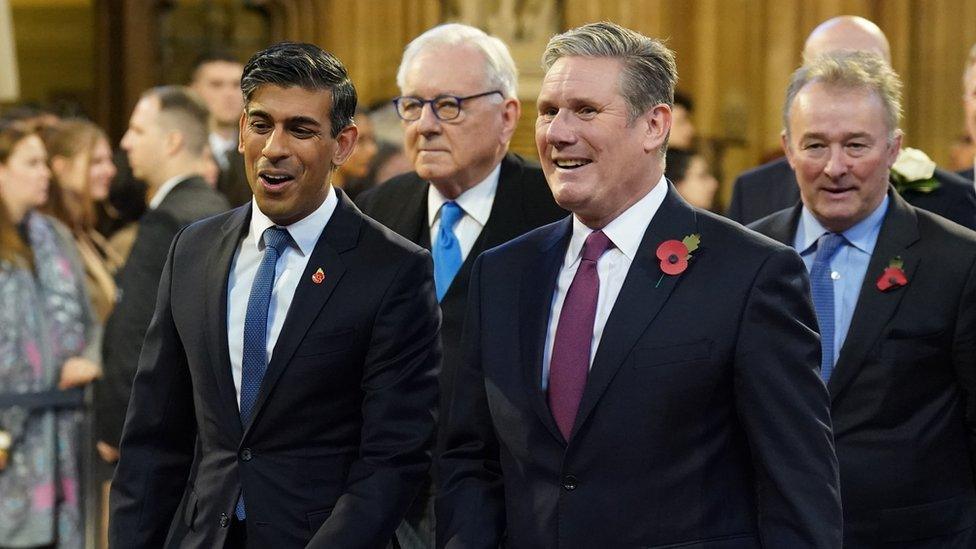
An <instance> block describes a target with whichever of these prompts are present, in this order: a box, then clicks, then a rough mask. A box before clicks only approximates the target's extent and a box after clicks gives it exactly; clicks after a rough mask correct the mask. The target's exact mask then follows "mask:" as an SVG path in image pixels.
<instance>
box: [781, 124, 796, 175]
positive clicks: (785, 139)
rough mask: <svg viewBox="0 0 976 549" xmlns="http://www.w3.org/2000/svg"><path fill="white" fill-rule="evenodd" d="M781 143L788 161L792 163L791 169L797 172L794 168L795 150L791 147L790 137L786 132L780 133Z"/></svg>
mask: <svg viewBox="0 0 976 549" xmlns="http://www.w3.org/2000/svg"><path fill="white" fill-rule="evenodd" d="M779 143H780V146H782V147H783V154H785V155H786V160H787V161H788V162H789V163H790V167H791V168H793V169H794V170H796V168H795V167H794V166H793V149H792V147H790V137H789V136H788V135H786V130H783V131H781V132H779Z"/></svg>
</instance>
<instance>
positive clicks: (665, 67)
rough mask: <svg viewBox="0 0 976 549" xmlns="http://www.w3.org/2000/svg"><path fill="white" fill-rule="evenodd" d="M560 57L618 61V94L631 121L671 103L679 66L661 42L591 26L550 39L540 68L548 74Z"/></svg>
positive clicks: (618, 28)
mask: <svg viewBox="0 0 976 549" xmlns="http://www.w3.org/2000/svg"><path fill="white" fill-rule="evenodd" d="M562 57H607V58H612V59H619V60H620V62H621V63H622V64H623V71H622V77H621V81H620V92H621V95H623V97H624V99H625V100H626V101H627V105H628V107H629V109H630V119H631V122H632V121H634V120H636V119H637V117H638V116H640V115H641V114H643V113H645V112H647V110H648V109H650V108H651V107H653V106H655V105H660V104H662V103H663V104H665V105H668V106H671V105H673V104H674V87H675V84H676V82H677V81H678V67H677V65H676V64H675V62H674V52H672V51H671V50H670V49H668V48H667V46H665V45H664V43H663V42H661V41H660V40H656V39H654V38H649V37H647V36H644V35H643V34H641V33H639V32H636V31H633V30H630V29H627V28H624V27H621V26H620V25H617V24H615V23H610V22H608V21H602V22H599V23H590V24H587V25H583V26H582V27H577V28H575V29H570V30H568V31H566V32H564V33H562V34H557V35H556V36H553V37H552V38H551V39H550V40H549V44H547V45H546V51H545V53H543V54H542V67H543V68H544V69H545V70H546V71H548V70H549V69H550V68H551V67H552V66H553V64H555V62H556V61H557V60H558V59H560V58H562Z"/></svg>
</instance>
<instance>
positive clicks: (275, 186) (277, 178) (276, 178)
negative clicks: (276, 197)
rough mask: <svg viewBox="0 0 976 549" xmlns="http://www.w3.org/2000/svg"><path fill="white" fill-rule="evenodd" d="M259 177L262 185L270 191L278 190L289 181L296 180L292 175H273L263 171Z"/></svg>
mask: <svg viewBox="0 0 976 549" xmlns="http://www.w3.org/2000/svg"><path fill="white" fill-rule="evenodd" d="M258 179H260V180H261V183H262V185H263V186H264V188H265V189H268V190H270V191H278V190H281V189H282V188H284V187H285V186H286V185H288V183H290V182H291V181H294V180H295V177H294V176H291V175H282V174H279V175H272V174H268V173H262V174H260V175H258Z"/></svg>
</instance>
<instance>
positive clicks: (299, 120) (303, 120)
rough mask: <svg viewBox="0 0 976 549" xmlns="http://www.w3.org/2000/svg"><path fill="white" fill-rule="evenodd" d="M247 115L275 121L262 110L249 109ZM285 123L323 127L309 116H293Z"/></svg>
mask: <svg viewBox="0 0 976 549" xmlns="http://www.w3.org/2000/svg"><path fill="white" fill-rule="evenodd" d="M247 115H248V116H259V117H261V118H270V119H274V117H273V116H271V115H270V114H268V113H266V112H265V111H263V110H261V109H249V110H248V111H247ZM285 122H286V123H288V124H305V125H308V126H321V124H320V123H319V121H318V120H316V119H314V118H311V117H308V116H293V117H291V118H286V119H285Z"/></svg>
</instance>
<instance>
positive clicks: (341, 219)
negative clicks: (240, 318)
mask: <svg viewBox="0 0 976 549" xmlns="http://www.w3.org/2000/svg"><path fill="white" fill-rule="evenodd" d="M338 196H339V204H338V206H337V207H336V210H335V212H334V213H333V214H332V218H331V219H330V220H329V223H328V224H327V225H326V226H325V229H324V230H323V231H322V236H320V237H319V240H318V242H317V243H316V244H315V248H314V249H313V250H312V254H311V256H310V257H309V259H308V265H307V266H306V267H305V272H303V273H302V276H301V278H299V280H298V287H297V288H295V294H294V295H293V296H292V300H291V305H290V306H289V307H288V314H287V315H286V316H285V322H284V324H283V325H282V327H281V333H280V334H279V335H278V341H277V342H276V343H275V347H274V351H273V352H272V353H271V360H270V362H269V363H268V369H267V371H266V372H265V373H264V379H263V380H262V382H261V391H260V392H259V393H258V397H257V399H256V400H255V402H254V409H253V412H252V413H251V421H250V423H248V425H247V427H246V429H245V432H244V436H245V437H246V436H247V435H248V433H249V432H250V430H251V428H252V426H253V425H254V422H255V420H256V418H258V417H259V416H260V413H261V409H262V407H263V406H264V403H265V401H266V400H267V399H268V395H269V394H271V392H272V391H273V390H274V386H275V384H276V383H277V382H278V378H280V377H281V374H282V372H284V371H285V368H286V367H287V365H288V362H289V361H290V360H291V357H292V355H294V354H295V349H297V348H298V345H299V344H300V343H301V342H302V339H304V337H305V334H306V332H308V329H309V327H310V326H311V325H312V322H313V321H315V319H316V318H317V317H318V316H319V311H321V309H322V307H323V306H324V305H325V303H326V302H327V301H328V300H329V297H330V296H331V295H332V292H333V291H334V290H335V288H336V286H337V285H338V283H339V280H340V279H341V278H342V276H343V274H344V273H345V271H346V267H345V264H344V263H343V261H342V257H341V254H342V253H343V252H345V251H347V250H349V249H351V248H353V247H355V246H356V242H357V241H358V240H359V231H360V228H361V225H362V222H363V214H362V213H360V212H359V210H358V209H357V208H356V207H355V206H353V205H352V202H350V201H349V199H348V198H346V196H345V194H344V193H342V192H338ZM320 268H321V269H322V271H323V272H324V273H325V280H324V281H322V283H321V284H315V283H313V282H312V275H313V274H314V273H315V272H316V271H317V270H318V269H320Z"/></svg>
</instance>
